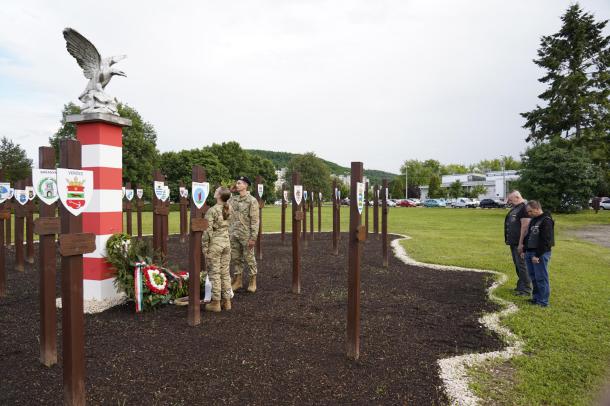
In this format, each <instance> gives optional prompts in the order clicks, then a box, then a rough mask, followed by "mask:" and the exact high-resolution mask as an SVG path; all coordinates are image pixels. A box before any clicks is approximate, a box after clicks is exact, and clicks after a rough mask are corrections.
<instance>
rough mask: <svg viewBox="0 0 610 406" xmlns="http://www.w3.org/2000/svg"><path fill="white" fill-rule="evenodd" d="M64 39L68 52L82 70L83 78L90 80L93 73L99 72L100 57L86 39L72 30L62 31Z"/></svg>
mask: <svg viewBox="0 0 610 406" xmlns="http://www.w3.org/2000/svg"><path fill="white" fill-rule="evenodd" d="M64 38H65V39H66V48H67V49H68V52H69V53H70V55H72V56H73V57H74V58H75V59H76V61H77V62H78V64H79V66H80V67H81V68H83V73H84V74H85V77H86V78H87V79H91V78H92V77H93V73H94V72H95V71H96V70H99V68H100V65H101V63H102V57H101V56H100V54H99V52H97V49H96V48H95V46H93V44H92V43H91V42H89V40H88V39H87V38H85V37H83V36H82V35H81V34H79V33H78V31H76V30H74V29H72V28H66V29H64Z"/></svg>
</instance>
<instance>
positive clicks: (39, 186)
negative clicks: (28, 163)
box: [32, 168, 59, 205]
mask: <svg viewBox="0 0 610 406" xmlns="http://www.w3.org/2000/svg"><path fill="white" fill-rule="evenodd" d="M32 182H33V183H34V189H36V195H38V198H39V199H40V200H41V201H42V202H43V203H44V204H46V205H51V204H53V203H55V202H56V201H57V199H59V194H58V193H57V171H56V170H55V169H37V168H33V169H32Z"/></svg>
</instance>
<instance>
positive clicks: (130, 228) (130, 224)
mask: <svg viewBox="0 0 610 406" xmlns="http://www.w3.org/2000/svg"><path fill="white" fill-rule="evenodd" d="M129 193H131V199H133V195H134V191H133V189H132V188H131V182H127V183H126V184H125V198H126V199H127V201H126V202H125V213H126V215H127V221H126V222H127V234H128V235H129V236H132V235H133V222H132V218H131V211H132V210H131V209H132V207H131V199H130V198H129V197H130V196H129Z"/></svg>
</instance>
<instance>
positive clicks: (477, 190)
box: [468, 185, 487, 199]
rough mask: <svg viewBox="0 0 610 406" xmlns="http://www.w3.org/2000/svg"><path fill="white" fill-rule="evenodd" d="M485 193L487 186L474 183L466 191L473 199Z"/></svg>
mask: <svg viewBox="0 0 610 406" xmlns="http://www.w3.org/2000/svg"><path fill="white" fill-rule="evenodd" d="M485 193H487V188H486V187H485V186H483V185H474V186H473V187H472V188H471V189H470V192H469V193H468V195H469V196H468V197H471V198H473V199H478V198H479V196H481V195H484V194H485Z"/></svg>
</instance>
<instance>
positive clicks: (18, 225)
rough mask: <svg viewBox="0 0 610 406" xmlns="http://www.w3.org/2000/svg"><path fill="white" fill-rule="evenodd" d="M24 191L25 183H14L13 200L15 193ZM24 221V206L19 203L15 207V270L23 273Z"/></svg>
mask: <svg viewBox="0 0 610 406" xmlns="http://www.w3.org/2000/svg"><path fill="white" fill-rule="evenodd" d="M18 190H19V191H22V190H25V182H24V181H23V180H18V181H17V182H15V200H17V199H18V195H17V191H18ZM24 219H25V206H24V205H23V204H21V203H19V201H17V204H16V205H15V270H16V271H18V272H23V271H25V252H24V247H23V226H24Z"/></svg>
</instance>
